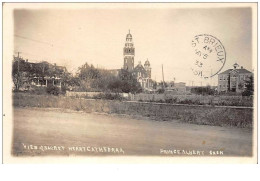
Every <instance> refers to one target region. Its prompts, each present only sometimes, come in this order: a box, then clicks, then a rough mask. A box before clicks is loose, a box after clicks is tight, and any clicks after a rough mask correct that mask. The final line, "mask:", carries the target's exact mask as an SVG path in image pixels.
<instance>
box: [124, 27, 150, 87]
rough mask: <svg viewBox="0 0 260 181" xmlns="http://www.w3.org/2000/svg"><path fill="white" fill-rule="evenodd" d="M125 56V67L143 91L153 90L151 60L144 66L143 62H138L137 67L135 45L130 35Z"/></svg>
mask: <svg viewBox="0 0 260 181" xmlns="http://www.w3.org/2000/svg"><path fill="white" fill-rule="evenodd" d="M123 55H124V66H123V68H124V69H125V70H128V71H129V72H131V73H132V75H133V76H134V77H135V78H136V79H137V81H138V82H139V83H140V85H141V86H142V88H143V89H151V88H152V86H153V85H152V79H151V70H152V69H151V65H150V62H149V60H148V59H147V60H146V61H145V63H144V66H143V65H142V63H141V61H139V62H138V64H137V65H136V66H134V64H135V60H134V58H135V47H134V43H133V37H132V35H131V33H130V30H129V33H128V34H127V35H126V42H125V46H124V48H123Z"/></svg>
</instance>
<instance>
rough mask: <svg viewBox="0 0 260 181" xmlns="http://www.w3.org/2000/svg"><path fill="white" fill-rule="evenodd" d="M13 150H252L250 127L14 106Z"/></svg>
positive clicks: (199, 152)
mask: <svg viewBox="0 0 260 181" xmlns="http://www.w3.org/2000/svg"><path fill="white" fill-rule="evenodd" d="M13 153H14V154H15V155H57V154H59V155H60V154H62V155H74V154H76V155H160V156H165V155H166V156H188V155H205V156H208V155H211V154H214V153H215V156H250V155H252V131H251V130H248V129H239V128H225V127H216V126H204V125H194V124H183V123H178V121H174V120H173V121H168V122H165V121H164V122H163V121H155V120H149V119H147V118H135V119H133V118H130V117H129V116H120V115H116V116H115V115H102V114H89V113H80V112H71V111H62V110H59V109H37V108H15V109H14V140H13Z"/></svg>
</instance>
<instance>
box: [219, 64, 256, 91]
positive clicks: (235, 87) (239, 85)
mask: <svg viewBox="0 0 260 181" xmlns="http://www.w3.org/2000/svg"><path fill="white" fill-rule="evenodd" d="M233 67H234V68H233V69H228V70H226V71H224V72H222V73H220V74H218V92H227V91H229V90H230V91H232V92H242V91H243V90H244V89H245V82H246V81H247V80H249V78H250V76H253V73H252V72H250V71H248V70H246V69H244V68H243V66H241V68H238V67H239V65H238V64H237V63H235V64H234V65H233Z"/></svg>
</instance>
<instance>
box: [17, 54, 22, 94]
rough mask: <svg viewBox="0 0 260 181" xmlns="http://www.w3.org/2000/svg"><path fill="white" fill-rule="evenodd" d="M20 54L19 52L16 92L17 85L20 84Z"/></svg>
mask: <svg viewBox="0 0 260 181" xmlns="http://www.w3.org/2000/svg"><path fill="white" fill-rule="evenodd" d="M20 53H21V52H18V57H17V58H18V69H17V87H16V89H17V90H18V89H19V83H20Z"/></svg>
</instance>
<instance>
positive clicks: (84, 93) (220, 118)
mask: <svg viewBox="0 0 260 181" xmlns="http://www.w3.org/2000/svg"><path fill="white" fill-rule="evenodd" d="M257 71H258V70H257V3H4V4H3V143H4V144H3V151H4V154H3V159H4V163H18V162H19V163H29V162H32V161H33V162H36V161H37V162H38V163H41V162H48V163H53V162H55V161H54V159H56V158H57V159H62V160H65V161H66V160H73V159H74V160H78V159H83V160H84V161H83V162H87V160H88V159H93V158H94V159H98V160H99V161H100V160H101V161H102V159H109V160H110V161H111V162H117V161H116V160H121V161H123V162H124V161H126V160H128V161H129V160H130V161H131V159H132V160H135V162H140V163H142V162H143V159H148V160H149V159H151V160H154V161H155V162H157V163H160V162H162V160H167V162H178V163H179V162H180V163H182V162H185V163H192V162H195V163H200V162H202V163H203V162H209V163H213V162H214V163H227V162H228V163H256V162H257V159H256V158H257V137H256V135H257V73H258V72H257ZM81 161H82V160H81ZM61 162H62V161H61Z"/></svg>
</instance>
